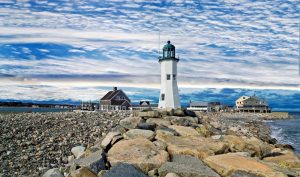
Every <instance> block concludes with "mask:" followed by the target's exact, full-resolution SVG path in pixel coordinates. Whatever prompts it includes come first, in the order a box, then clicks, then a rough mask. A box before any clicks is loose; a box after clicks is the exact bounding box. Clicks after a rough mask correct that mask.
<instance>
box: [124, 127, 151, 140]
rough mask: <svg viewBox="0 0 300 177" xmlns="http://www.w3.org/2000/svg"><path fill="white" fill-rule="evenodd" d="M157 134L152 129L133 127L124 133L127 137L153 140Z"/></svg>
mask: <svg viewBox="0 0 300 177" xmlns="http://www.w3.org/2000/svg"><path fill="white" fill-rule="evenodd" d="M154 136H155V134H154V132H153V131H151V130H142V129H131V130H129V131H128V132H126V133H125V134H124V138H125V139H135V138H146V139H149V140H152V139H153V138H154Z"/></svg>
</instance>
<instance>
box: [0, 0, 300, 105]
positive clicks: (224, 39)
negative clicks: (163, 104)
mask: <svg viewBox="0 0 300 177" xmlns="http://www.w3.org/2000/svg"><path fill="white" fill-rule="evenodd" d="M299 7H300V1H299V0H272V1H271V0H259V1H255V0H214V1H212V0H164V1H158V0H151V1H146V0H101V1H99V0H86V1H81V0H59V1H56V0H37V1H30V0H0V100H23V101H41V102H43V101H45V102H46V101H47V102H78V101H80V100H97V99H99V98H101V97H102V96H103V95H104V94H105V93H106V92H107V91H108V90H110V89H111V88H112V86H118V87H119V88H121V89H123V90H124V91H125V92H126V93H127V94H128V95H129V96H130V98H131V99H132V100H133V101H138V100H139V99H149V100H151V101H153V102H157V101H158V97H159V88H160V66H159V63H158V59H157V58H158V51H159V50H160V48H162V46H163V45H164V44H165V43H166V41H168V40H170V41H171V43H172V44H174V45H175V46H176V52H177V55H178V56H179V58H180V61H179V63H178V86H179V90H180V98H181V102H182V104H185V103H187V102H189V100H193V101H221V102H224V103H227V104H232V105H233V104H234V100H236V99H237V98H238V97H240V96H242V95H244V94H247V95H253V94H256V95H258V96H260V97H262V98H264V99H266V100H267V101H268V102H269V103H270V105H271V107H273V108H275V109H281V110H284V109H292V110H299V111H300V82H299V11H300V8H299ZM159 33H160V40H159Z"/></svg>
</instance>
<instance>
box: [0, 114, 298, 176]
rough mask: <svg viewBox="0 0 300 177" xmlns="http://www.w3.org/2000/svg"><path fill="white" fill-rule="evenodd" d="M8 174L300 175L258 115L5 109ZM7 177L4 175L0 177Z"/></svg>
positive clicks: (289, 149)
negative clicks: (20, 112)
mask: <svg viewBox="0 0 300 177" xmlns="http://www.w3.org/2000/svg"><path fill="white" fill-rule="evenodd" d="M0 123H1V130H0V133H1V136H2V137H1V142H0V143H1V147H0V153H1V159H3V163H2V164H1V166H0V167H1V171H0V173H1V174H2V176H41V175H42V174H43V176H44V177H50V176H51V175H54V176H58V177H63V176H68V177H79V176H90V177H95V176H98V177H114V176H118V177H123V176H124V177H127V176H132V177H140V176H141V177H144V176H149V177H165V176H167V177H176V176H179V177H189V176H195V177H197V176H208V177H210V176H231V177H235V176H236V177H237V176H246V177H247V176H249V177H250V176H251V177H255V176H274V177H275V176H300V160H299V158H298V157H297V155H296V154H295V153H294V152H293V147H291V146H290V145H283V144H277V141H276V140H275V139H273V138H271V137H270V128H269V127H268V126H267V125H265V124H264V123H263V122H262V119H261V116H257V115H254V114H239V113H236V114H229V113H194V112H191V111H186V110H171V111H145V112H139V113H131V112H116V113H94V112H93V113H75V112H74V113H23V114H0ZM0 176H1V175H0Z"/></svg>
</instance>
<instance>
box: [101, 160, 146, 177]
mask: <svg viewBox="0 0 300 177" xmlns="http://www.w3.org/2000/svg"><path fill="white" fill-rule="evenodd" d="M103 177H147V176H146V175H145V174H144V173H142V172H141V171H139V170H137V169H136V168H135V167H134V166H133V165H130V164H126V163H118V164H116V165H115V166H114V167H112V169H111V170H109V171H108V172H107V173H105V174H104V175H103Z"/></svg>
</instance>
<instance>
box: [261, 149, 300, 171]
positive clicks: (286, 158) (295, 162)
mask: <svg viewBox="0 0 300 177" xmlns="http://www.w3.org/2000/svg"><path fill="white" fill-rule="evenodd" d="M263 160H264V161H267V162H274V163H277V164H278V165H280V166H284V167H287V168H299V169H300V160H299V158H298V157H297V155H296V154H295V153H294V152H292V151H290V150H286V151H283V152H281V153H278V154H277V155H275V156H271V157H266V158H264V159H263Z"/></svg>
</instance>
